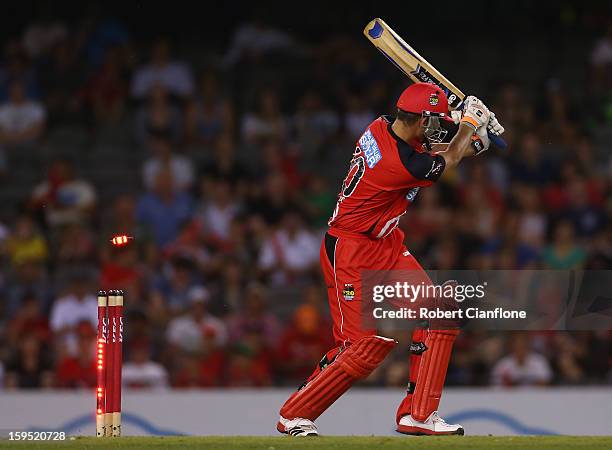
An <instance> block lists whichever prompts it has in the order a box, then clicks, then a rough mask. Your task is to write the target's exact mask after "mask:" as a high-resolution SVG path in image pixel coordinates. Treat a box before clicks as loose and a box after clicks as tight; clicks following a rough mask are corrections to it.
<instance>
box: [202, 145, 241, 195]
mask: <svg viewBox="0 0 612 450" xmlns="http://www.w3.org/2000/svg"><path fill="white" fill-rule="evenodd" d="M202 173H203V174H204V175H205V176H206V177H209V178H222V179H223V180H226V181H228V182H230V183H231V184H232V186H236V185H237V184H244V182H245V181H246V180H247V179H248V175H249V174H248V170H247V168H246V167H245V166H244V164H242V163H241V162H240V161H238V160H237V159H236V143H235V142H234V139H233V137H232V136H231V135H229V134H224V135H222V136H220V137H219V138H218V139H217V141H216V142H215V146H214V155H213V160H212V161H208V162H207V163H206V164H205V165H204V167H203V170H202ZM239 187H240V186H239Z"/></svg>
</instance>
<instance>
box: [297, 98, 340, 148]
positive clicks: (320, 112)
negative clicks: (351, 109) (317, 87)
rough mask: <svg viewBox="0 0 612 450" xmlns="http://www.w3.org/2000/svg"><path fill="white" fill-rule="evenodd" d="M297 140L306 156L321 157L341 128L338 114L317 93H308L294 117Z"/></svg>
mask: <svg viewBox="0 0 612 450" xmlns="http://www.w3.org/2000/svg"><path fill="white" fill-rule="evenodd" d="M294 123H295V129H296V139H297V142H298V143H299V144H300V146H301V147H302V149H303V151H304V152H305V155H307V156H309V157H310V158H313V157H316V156H319V155H320V153H321V151H323V146H325V145H328V144H329V143H330V141H331V139H332V137H334V136H335V134H336V133H337V132H338V130H339V128H340V119H339V117H338V115H337V114H336V112H335V111H334V110H333V109H331V108H329V107H328V106H327V105H325V103H324V102H323V99H322V98H321V95H320V94H319V93H318V92H316V91H309V92H306V93H305V94H304V95H303V96H302V98H301V99H300V102H299V105H298V110H297V112H296V115H295V117H294Z"/></svg>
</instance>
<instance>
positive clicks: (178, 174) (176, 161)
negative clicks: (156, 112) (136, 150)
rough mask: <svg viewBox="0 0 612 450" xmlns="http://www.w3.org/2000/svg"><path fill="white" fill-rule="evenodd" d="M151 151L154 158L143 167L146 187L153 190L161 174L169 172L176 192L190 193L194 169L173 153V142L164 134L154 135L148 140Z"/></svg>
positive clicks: (189, 163) (182, 157) (188, 162)
mask: <svg viewBox="0 0 612 450" xmlns="http://www.w3.org/2000/svg"><path fill="white" fill-rule="evenodd" d="M148 147H149V150H150V151H151V152H152V153H153V156H152V157H151V158H149V159H148V160H147V161H145V163H144V165H143V167H142V178H143V183H144V185H145V187H146V188H147V189H148V190H153V189H154V186H155V180H156V179H157V177H158V175H159V173H160V172H161V171H163V170H168V171H170V173H171V174H172V179H173V181H174V185H173V187H174V190H175V191H176V192H184V191H188V190H189V189H190V188H191V186H192V184H193V180H194V168H193V164H192V163H191V161H190V160H189V159H188V158H186V157H184V156H181V155H177V154H175V153H173V151H172V142H171V141H170V139H169V138H168V136H166V135H164V134H152V135H150V136H149V140H148Z"/></svg>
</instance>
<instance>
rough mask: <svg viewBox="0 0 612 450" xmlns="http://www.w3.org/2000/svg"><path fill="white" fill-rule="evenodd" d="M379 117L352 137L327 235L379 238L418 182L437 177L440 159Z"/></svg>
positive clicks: (389, 228)
mask: <svg viewBox="0 0 612 450" xmlns="http://www.w3.org/2000/svg"><path fill="white" fill-rule="evenodd" d="M392 120H393V119H392V118H390V117H388V116H382V117H379V118H378V119H376V120H375V121H374V122H372V123H371V124H370V126H369V127H368V128H367V129H366V131H365V132H364V133H363V135H362V136H361V137H360V138H359V140H358V141H357V146H356V148H355V153H354V154H353V159H352V160H351V166H350V169H349V172H348V175H347V176H346V178H345V179H344V182H343V183H342V188H341V190H340V193H339V194H338V202H337V204H336V208H335V210H334V214H333V215H332V217H331V218H330V219H329V222H328V225H329V226H330V229H329V232H330V234H332V235H334V236H337V237H355V236H357V235H360V236H367V237H370V238H374V239H380V238H383V237H385V236H387V235H389V234H390V233H391V232H392V231H393V230H394V229H395V228H396V227H397V225H398V223H399V219H400V217H401V216H402V215H404V214H405V213H406V209H407V208H408V205H409V204H410V203H411V202H412V201H413V200H414V198H415V197H416V195H417V193H418V191H419V189H420V188H421V187H425V186H430V185H431V184H432V183H433V182H435V181H436V180H438V178H440V175H442V172H443V171H444V168H445V166H446V163H445V161H444V158H442V156H440V155H436V154H431V153H429V152H427V151H425V150H424V148H423V145H422V143H420V142H417V141H415V142H411V143H407V142H404V141H403V140H402V139H401V138H399V137H398V136H397V135H396V134H395V133H394V132H393V130H392V129H391V123H392Z"/></svg>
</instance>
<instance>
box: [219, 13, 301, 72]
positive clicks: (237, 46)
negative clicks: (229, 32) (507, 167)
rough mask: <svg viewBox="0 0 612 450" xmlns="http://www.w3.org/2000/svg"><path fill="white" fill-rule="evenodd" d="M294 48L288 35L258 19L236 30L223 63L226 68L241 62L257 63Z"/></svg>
mask: <svg viewBox="0 0 612 450" xmlns="http://www.w3.org/2000/svg"><path fill="white" fill-rule="evenodd" d="M294 48H295V43H294V42H293V39H292V38H291V36H290V35H288V34H287V33H284V32H283V31H281V30H278V29H275V28H272V27H271V26H269V25H267V24H265V23H264V22H263V21H262V20H259V19H258V20H255V21H253V22H251V23H246V24H244V25H241V26H239V27H238V28H237V29H236V31H235V33H234V36H233V37H232V43H231V45H230V48H229V49H228V51H227V53H226V54H225V56H224V59H223V61H224V64H226V65H228V66H233V65H235V64H238V63H239V62H241V61H242V62H249V61H251V62H257V61H258V60H260V59H261V58H263V57H265V56H267V55H269V54H273V53H276V52H280V53H284V52H288V51H290V50H292V49H294Z"/></svg>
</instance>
